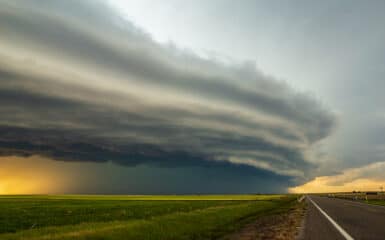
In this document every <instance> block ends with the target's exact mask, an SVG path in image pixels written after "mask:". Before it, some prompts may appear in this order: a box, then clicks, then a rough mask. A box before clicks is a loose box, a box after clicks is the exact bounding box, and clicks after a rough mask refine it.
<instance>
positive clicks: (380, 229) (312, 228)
mask: <svg viewBox="0 0 385 240" xmlns="http://www.w3.org/2000/svg"><path fill="white" fill-rule="evenodd" d="M307 201H308V211H307V214H306V217H305V226H304V231H303V234H302V236H301V239H306V240H307V239H312V240H313V239H314V240H329V239H338V240H340V239H341V240H344V239H355V240H357V239H368V240H372V239H373V240H376V239H381V240H385V207H382V206H373V205H368V204H365V203H360V202H354V201H349V200H342V199H336V198H327V197H318V196H310V197H308V199H307ZM313 202H314V203H315V204H316V205H318V207H319V208H320V209H321V210H320V209H318V208H317V207H316V206H315V204H314V203H313ZM321 211H323V212H324V213H325V214H326V215H327V216H328V217H329V218H330V219H328V217H327V216H325V215H324V214H322V213H321ZM333 221H334V224H333V223H332V222H333ZM338 228H340V230H338Z"/></svg>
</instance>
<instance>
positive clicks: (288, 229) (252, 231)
mask: <svg viewBox="0 0 385 240" xmlns="http://www.w3.org/2000/svg"><path fill="white" fill-rule="evenodd" d="M305 208H306V203H305V201H302V202H300V203H299V202H295V203H293V204H292V205H291V206H290V207H289V208H288V209H282V211H278V212H277V213H273V214H271V215H268V216H263V217H259V218H258V219H256V220H255V221H254V222H252V223H250V224H247V225H246V226H245V227H243V228H242V229H241V230H240V231H238V232H236V233H233V234H230V235H227V236H225V237H224V238H223V240H255V239H269V240H270V239H277V240H286V239H296V238H297V237H298V235H299V234H300V232H301V226H302V225H303V219H304V216H305Z"/></svg>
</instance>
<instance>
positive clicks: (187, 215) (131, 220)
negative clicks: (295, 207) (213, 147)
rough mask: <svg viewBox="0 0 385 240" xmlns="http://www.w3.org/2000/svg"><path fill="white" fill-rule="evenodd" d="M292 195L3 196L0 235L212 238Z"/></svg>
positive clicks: (281, 207) (290, 200)
mask: <svg viewBox="0 0 385 240" xmlns="http://www.w3.org/2000/svg"><path fill="white" fill-rule="evenodd" d="M294 203H295V196H285V195H212V196H199V195H197V196H86V195H63V196H59V195H56V196H2V197H0V239H216V238H219V237H221V236H223V235H224V234H227V233H230V232H233V231H236V230H237V229H239V228H240V227H241V226H242V225H243V224H245V223H247V222H250V221H252V220H253V219H255V218H256V217H258V216H263V215H268V214H272V213H274V212H280V211H281V212H284V211H287V210H288V209H289V208H290V207H291V206H292V204H294Z"/></svg>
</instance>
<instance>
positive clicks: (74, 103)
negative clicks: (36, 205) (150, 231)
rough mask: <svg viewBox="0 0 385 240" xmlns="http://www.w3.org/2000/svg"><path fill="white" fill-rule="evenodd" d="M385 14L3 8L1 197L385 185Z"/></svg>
mask: <svg viewBox="0 0 385 240" xmlns="http://www.w3.org/2000/svg"><path fill="white" fill-rule="evenodd" d="M384 10H385V3H384V2H383V1H370V2H364V1H295V2H293V1H288V0H287V1H285V0H281V1H256V0H245V1H242V2H239V3H237V4H235V3H234V1H228V0H213V1H203V0H202V1H201V0H195V1H181V0H167V1H166V0H157V1H151V0H131V1H124V0H97V1H91V0H83V1H75V0H69V1H59V0H52V1H43V0H29V1H27V0H12V1H11V0H0V33H1V34H0V56H1V57H0V80H1V81H0V99H1V100H0V102H1V105H0V194H27V193H28V194H29V193H52V194H60V193H79V194H82V193H84V194H90V193H94V194H189V193H200V194H204V193H278V192H330V191H352V190H379V188H380V186H382V185H385V174H384V173H385V137H384V136H385V106H384V104H382V103H383V102H385V96H384V95H383V90H384V89H385V81H384V80H383V76H384V73H385V66H384V65H385V45H384V44H383V42H385V29H384V28H383V22H384V21H385V16H384V15H383V14H382V13H383V11H384Z"/></svg>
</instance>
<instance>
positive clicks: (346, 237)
mask: <svg viewBox="0 0 385 240" xmlns="http://www.w3.org/2000/svg"><path fill="white" fill-rule="evenodd" d="M308 199H309V201H310V202H311V203H313V205H314V206H315V207H316V208H317V209H318V210H319V211H320V212H321V213H322V214H323V215H324V216H325V217H326V219H327V220H329V222H331V224H333V226H334V227H335V228H336V229H337V230H338V231H339V232H340V233H341V234H342V236H344V237H345V239H346V240H354V238H353V237H352V236H350V235H349V233H347V232H346V231H345V230H344V229H343V228H342V227H341V226H340V225H338V223H336V222H335V221H334V220H333V219H332V218H331V217H330V216H329V215H328V214H327V213H326V212H325V211H324V210H322V209H321V208H320V207H319V206H318V204H317V203H315V202H314V201H313V200H312V199H311V198H310V197H308Z"/></svg>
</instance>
